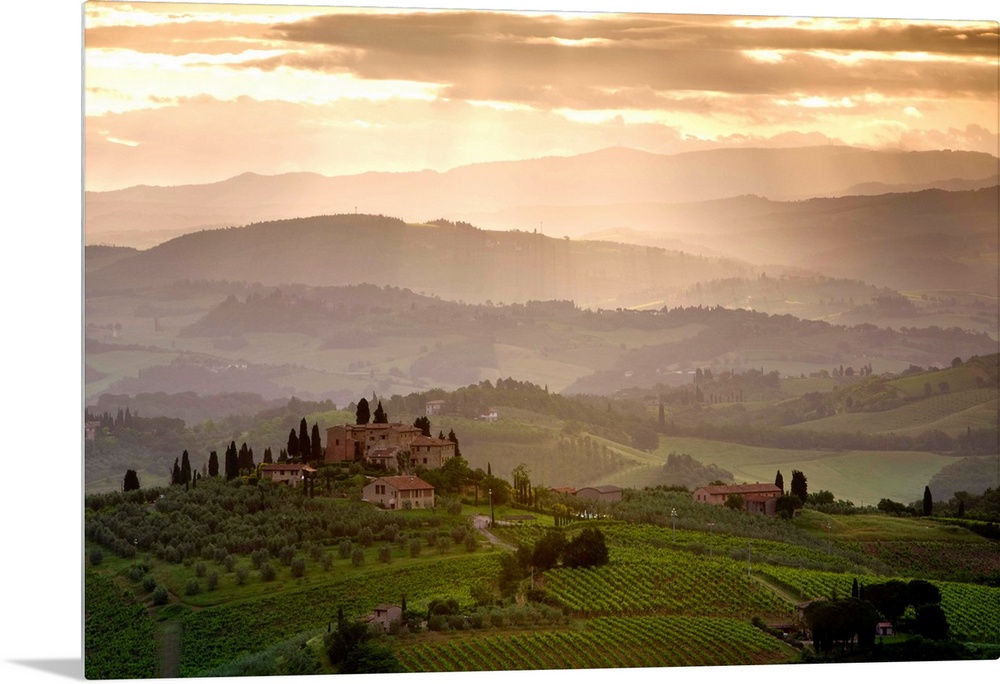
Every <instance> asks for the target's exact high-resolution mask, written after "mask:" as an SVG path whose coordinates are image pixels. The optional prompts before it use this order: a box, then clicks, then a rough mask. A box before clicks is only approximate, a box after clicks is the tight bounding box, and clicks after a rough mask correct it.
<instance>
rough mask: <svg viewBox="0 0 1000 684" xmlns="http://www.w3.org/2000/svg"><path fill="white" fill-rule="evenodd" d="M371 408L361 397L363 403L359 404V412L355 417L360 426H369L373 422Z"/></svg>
mask: <svg viewBox="0 0 1000 684" xmlns="http://www.w3.org/2000/svg"><path fill="white" fill-rule="evenodd" d="M371 415H372V414H371V408H370V407H369V406H368V400H367V399H365V398H364V397H361V401H359V402H358V410H357V414H356V416H355V418H356V420H357V424H358V425H368V422H369V421H370V420H371Z"/></svg>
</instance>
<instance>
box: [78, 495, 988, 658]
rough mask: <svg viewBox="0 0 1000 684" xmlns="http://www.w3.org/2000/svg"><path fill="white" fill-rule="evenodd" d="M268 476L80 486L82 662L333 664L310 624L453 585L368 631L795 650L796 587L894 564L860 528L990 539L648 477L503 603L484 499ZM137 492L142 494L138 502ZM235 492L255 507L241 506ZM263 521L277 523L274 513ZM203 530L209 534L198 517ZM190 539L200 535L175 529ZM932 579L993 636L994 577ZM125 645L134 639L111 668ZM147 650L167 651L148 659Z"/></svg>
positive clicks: (743, 654) (481, 648)
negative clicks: (875, 553) (393, 495)
mask: <svg viewBox="0 0 1000 684" xmlns="http://www.w3.org/2000/svg"><path fill="white" fill-rule="evenodd" d="M265 484H266V483H260V484H259V485H254V486H249V485H245V484H244V485H242V486H239V485H237V484H235V483H230V484H226V483H224V482H212V481H211V479H210V480H209V481H203V482H202V483H201V484H200V485H199V486H198V488H196V489H191V490H185V489H184V488H180V487H171V488H167V489H164V490H154V491H152V492H148V493H145V494H141V493H140V494H136V493H133V494H136V495H135V496H133V498H132V499H131V501H129V500H127V499H125V498H124V497H123V496H122V495H102V496H100V497H90V499H89V501H90V504H91V505H90V506H89V507H88V514H87V519H88V525H87V531H88V542H87V547H88V550H89V551H91V552H92V551H95V550H99V551H100V554H99V555H103V560H101V561H100V562H99V563H91V564H90V567H89V568H88V570H87V615H88V621H87V625H88V626H87V644H88V663H92V665H90V666H91V667H93V668H95V669H94V670H93V672H95V673H98V672H99V673H100V676H102V677H121V676H136V677H146V676H152V675H151V673H153V672H158V673H160V676H162V674H163V673H164V672H170V671H171V670H170V669H169V668H170V667H172V668H174V669H173V671H175V672H176V673H177V674H179V675H181V676H199V675H206V674H213V673H216V674H218V673H225V674H268V673H277V672H282V671H284V672H286V673H298V674H308V673H313V672H323V671H329V669H330V667H331V666H330V664H329V663H328V662H327V661H325V660H324V656H323V654H322V653H321V651H320V650H318V646H317V644H318V641H317V640H318V639H319V637H320V635H322V634H323V633H324V632H325V630H327V629H329V626H330V625H331V624H333V623H334V622H337V621H338V619H339V618H338V614H345V615H347V616H348V617H350V618H352V619H354V618H357V617H361V616H363V615H364V614H366V613H367V612H369V611H370V610H372V608H374V606H375V605H377V604H381V603H394V602H398V601H400V600H403V601H404V603H406V604H407V605H408V606H409V610H410V615H411V616H412V615H427V614H428V612H429V606H431V605H432V603H433V602H434V601H436V600H442V599H444V598H449V599H454V600H455V601H456V602H457V605H460V606H461V610H462V611H463V613H464V617H461V618H460V619H458V620H457V621H456V620H455V619H454V618H449V619H448V620H447V622H445V621H443V620H442V621H440V622H439V624H438V625H437V626H436V627H432V628H429V629H428V628H427V627H425V628H423V629H417V628H414V629H407V630H404V631H400V632H395V633H393V634H392V635H389V636H385V637H379V639H380V640H381V642H383V643H384V645H385V647H386V648H388V649H389V650H390V651H391V652H392V653H393V654H394V656H395V658H396V660H397V661H398V663H399V667H401V668H402V669H404V670H410V671H468V670H488V669H553V668H560V669H561V668H578V667H650V666H653V667H659V666H691V665H729V664H755V663H780V662H795V661H797V660H798V659H799V658H800V649H801V644H799V645H796V644H795V643H790V642H786V641H783V640H782V639H780V638H776V636H775V635H774V634H772V633H770V632H768V631H766V630H764V629H761V628H760V626H761V625H762V624H765V623H766V624H778V625H789V624H793V623H795V621H796V615H795V609H794V602H795V601H796V600H800V599H802V598H804V597H808V598H814V597H816V596H821V595H822V596H828V597H831V596H836V595H838V594H839V595H845V594H849V592H850V589H851V582H852V580H853V579H855V578H860V579H861V580H862V581H863V582H869V583H870V582H875V581H878V580H879V579H884V578H887V577H903V578H905V577H906V575H902V574H898V573H896V572H894V569H893V568H892V567H890V566H889V565H887V564H886V563H885V562H884V561H881V560H878V559H868V560H866V558H868V557H867V556H866V555H865V554H864V553H861V552H859V551H858V547H857V545H858V544H862V543H868V542H871V541H873V540H876V539H879V538H881V537H882V536H883V535H886V534H889V535H895V536H896V537H898V541H897V542H895V543H896V544H897V545H899V546H905V545H907V544H910V545H912V546H913V548H914V549H919V548H924V547H927V545H932V544H938V545H942V544H952V545H955V544H963V545H965V547H967V549H968V551H969V553H972V554H975V553H979V554H983V553H986V554H988V553H991V552H992V553H995V551H996V547H995V543H994V542H988V541H986V540H983V539H981V538H978V537H975V536H974V535H970V533H968V532H967V531H965V530H959V529H957V528H952V527H950V526H948V525H946V524H941V523H933V524H928V523H926V522H924V523H923V524H920V525H917V524H910V525H906V524H905V523H903V522H899V523H896V522H895V521H894V520H893V519H887V518H879V517H873V516H868V517H867V519H866V516H856V517H855V516H846V517H841V516H829V515H825V516H824V515H823V514H819V513H815V512H809V511H807V512H808V513H809V515H807V516H803V518H802V520H801V522H799V521H796V523H794V524H793V523H789V522H782V521H779V520H770V521H765V520H763V519H762V518H760V517H759V516H748V514H745V513H740V512H738V511H732V510H727V509H723V508H717V507H712V506H705V505H703V504H695V503H693V502H691V499H690V496H689V495H685V494H683V493H679V492H662V491H660V492H657V491H652V490H650V491H646V492H636V493H635V494H632V495H630V496H629V497H628V498H629V500H628V501H625V502H622V504H621V505H622V508H621V510H620V516H615V517H620V518H621V519H617V520H615V519H608V520H607V521H604V522H600V523H597V528H598V529H600V530H602V531H603V533H604V537H605V538H606V540H607V544H608V551H609V562H608V563H607V564H606V565H603V566H601V567H595V568H589V569H584V568H571V567H564V566H556V567H553V568H551V569H549V570H545V571H544V572H538V573H533V574H532V575H531V576H530V577H528V576H525V577H524V579H523V580H521V585H520V586H521V588H520V589H519V590H517V591H518V595H520V596H521V600H520V601H517V602H513V601H511V600H510V599H503V598H501V597H498V596H497V594H496V593H495V592H496V587H497V586H500V585H497V584H495V581H496V580H495V578H496V577H497V576H498V574H502V568H503V567H505V561H504V560H503V558H504V555H505V553H506V552H505V551H504V550H503V547H496V546H493V545H491V544H490V543H488V540H486V539H484V538H482V537H479V538H478V540H477V542H476V543H475V544H473V545H471V546H470V545H468V544H467V543H466V542H464V541H462V542H460V540H464V539H465V537H464V533H465V532H467V531H469V530H473V529H475V528H474V527H472V526H471V524H470V522H469V520H470V516H472V515H473V514H476V513H479V514H482V513H483V510H484V509H483V508H482V507H481V506H480V507H478V508H475V507H471V506H468V505H467V506H465V507H464V508H463V510H462V511H461V512H459V511H457V510H456V511H455V512H453V513H445V512H444V511H443V510H435V511H433V512H432V511H419V512H418V511H398V512H395V513H387V512H378V511H375V510H372V509H370V508H368V507H367V505H366V504H363V503H361V502H355V501H351V500H347V501H344V500H337V499H332V500H326V499H324V498H323V497H318V498H316V499H310V498H302V495H301V494H299V493H297V492H293V491H289V490H287V489H285V488H282V487H276V488H275V487H267V486H264V485H265ZM160 494H162V495H163V498H160ZM147 498H148V499H149V500H150V501H151V502H152V503H151V504H143V503H141V502H142V501H144V500H146V499H147ZM182 504H183V505H182ZM626 504H628V505H626ZM248 505H250V506H252V507H255V508H256V509H257V513H256V514H253V515H249V516H247V514H246V509H247V506H248ZM671 508H674V509H679V510H680V512H681V515H680V516H679V518H680V521H681V523H680V526H679V528H677V529H674V528H673V527H670V526H664V525H663V524H650V523H637V522H628V519H629V518H634V517H636V516H637V515H642V516H645V517H648V518H650V519H651V520H655V519H656V518H657V515H658V514H656V513H654V511H656V510H661V511H662V510H670V509H671ZM507 510H510V509H508V508H506V507H505V508H502V509H501V511H500V512H501V513H503V512H504V511H507ZM610 510H612V511H614V510H615V509H614V508H612V509H610ZM640 511H646V512H645V513H641V514H640ZM182 512H183V515H181V513H182ZM213 517H214V522H213V521H212V518H213ZM534 517H535V522H534V523H532V524H522V525H515V526H508V527H498V528H496V530H495V532H496V533H497V534H499V535H500V536H501V539H502V540H503V542H504V543H505V544H507V545H508V546H510V547H525V548H530V547H531V546H532V545H534V544H536V543H537V542H538V541H539V540H540V539H542V538H544V537H545V535H546V534H547V533H548V532H549V531H551V530H552V529H553V528H552V527H551V520H552V519H551V518H547V517H545V516H534ZM237 519H242V520H244V522H245V525H246V526H245V527H243V528H241V531H240V532H239V537H238V538H239V539H240V540H242V542H243V545H242V546H237V545H234V542H235V540H236V539H237V537H227V536H226V535H227V534H232V533H233V531H234V529H235V528H233V527H232V523H233V522H234V521H236V520H237ZM199 521H201V522H200V523H199ZM275 521H279V522H281V523H282V524H281V525H280V526H278V527H275V526H273V523H274V522H275ZM321 521H323V522H321ZM199 524H201V525H207V527H206V528H205V529H203V531H202V532H201V533H199V534H197V535H192V534H191V532H190V530H192V529H196V528H194V527H191V526H193V525H199ZM594 524H595V523H586V522H577V523H573V524H572V525H570V526H569V527H568V528H565V534H566V535H567V536H568V537H573V536H575V535H577V534H579V533H580V532H581V531H582V530H585V529H589V528H591V527H593V525H594ZM834 524H835V525H836V527H834ZM212 528H214V529H216V530H217V531H216V532H215V533H210V532H208V530H210V529H212ZM183 530H188V532H187V533H183V532H182V531H183ZM956 530H957V531H956ZM459 532H461V533H462V534H459ZM133 537H134V539H133ZM192 537H197V538H199V539H201V543H200V544H192V543H188V542H185V541H184V540H185V539H188V538H192ZM126 540H128V541H126ZM133 542H134V543H133ZM415 543H416V545H415ZM227 546H228V547H229V548H227ZM950 548H952V549H954V548H957V547H956V546H952V547H950ZM345 549H346V551H345ZM359 553H360V555H358V554H359ZM90 557H91V558H92V559H93V558H94V556H93V554H91V556H90ZM979 557H980V558H981V557H982V556H981V555H980V556H979ZM296 559H299V560H298V562H297V561H296ZM268 568H270V570H269V569H268ZM296 568H299V570H296ZM934 583H935V584H936V585H937V586H938V587H939V588H940V591H941V594H942V597H943V599H942V607H943V609H944V611H945V613H946V615H947V618H948V620H949V623H950V624H951V625H952V629H953V633H954V635H955V636H956V637H958V638H960V639H964V640H969V641H975V642H984V643H997V642H998V641H1000V617H998V616H1000V610H997V608H998V606H997V601H998V597H1000V589H996V588H992V587H987V586H983V585H976V584H969V583H961V582H951V581H940V580H937V579H935V580H934ZM491 587H492V588H491ZM484 591H485V592H487V594H485V595H484V593H483V592H484ZM116 596H126V597H128V598H126V600H124V601H120V600H116V599H115V597H116ZM158 596H159V598H158ZM484 596H489V598H484ZM525 597H529V598H528V599H527V601H526V602H525V601H524V598H525ZM116 614H120V615H121V616H122V617H121V618H117V617H115V615H116ZM752 623H757V626H755V624H752ZM338 624H339V623H338ZM154 625H156V629H154ZM170 634H176V635H179V637H178V638H179V644H180V645H179V646H178V647H177V653H176V654H175V655H174V656H173V660H172V661H171V656H170V655H169V649H164V648H162V646H163V643H162V642H163V641H164V640H165V639H167V638H168V637H169V635H170ZM668 643H669V644H671V645H672V647H671V648H665V644H668ZM157 644H160V646H158V645H157ZM597 644H600V645H601V647H600V648H597V647H596V646H597ZM120 649H130V650H131V651H134V652H135V653H137V654H138V655H137V657H135V658H132V659H130V660H129V662H128V664H125V663H121V664H119V665H116V663H118V659H117V657H116V656H115V655H114V654H115V653H117V652H118V650H120ZM154 653H160V654H161V655H160V657H159V659H158V661H157V662H156V663H155V665H154V662H153V654H154ZM163 653H167V654H168V655H166V656H164V655H162V654H163ZM91 656H92V657H91ZM279 663H283V665H280V664H279ZM291 667H294V668H296V669H295V670H294V671H291V670H288V668H291ZM126 668H127V669H126ZM282 668H285V669H284V670H282Z"/></svg>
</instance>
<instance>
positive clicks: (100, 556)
mask: <svg viewBox="0 0 1000 684" xmlns="http://www.w3.org/2000/svg"><path fill="white" fill-rule="evenodd" d="M103 562H104V552H103V551H101V550H100V549H94V550H93V551H91V552H90V564H91V565H100V564H101V563H103Z"/></svg>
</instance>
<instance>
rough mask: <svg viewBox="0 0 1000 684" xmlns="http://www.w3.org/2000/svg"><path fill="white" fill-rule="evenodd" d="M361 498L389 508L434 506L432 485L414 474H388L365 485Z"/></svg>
mask: <svg viewBox="0 0 1000 684" xmlns="http://www.w3.org/2000/svg"><path fill="white" fill-rule="evenodd" d="M362 498H363V499H364V500H365V501H369V502H371V503H374V504H378V505H379V506H382V507H383V508H388V509H389V510H397V509H406V508H434V487H433V485H430V484H428V483H426V482H424V481H423V480H421V479H420V478H419V477H416V476H414V475H390V476H387V477H377V478H375V479H374V480H372V481H371V482H369V483H368V484H367V485H365V487H364V490H363V494H362Z"/></svg>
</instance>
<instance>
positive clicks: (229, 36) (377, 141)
mask: <svg viewBox="0 0 1000 684" xmlns="http://www.w3.org/2000/svg"><path fill="white" fill-rule="evenodd" d="M397 4H400V5H402V4H406V3H397ZM532 4H535V5H536V6H538V7H549V8H555V9H566V8H568V7H574V8H586V9H589V10H590V11H574V12H569V11H561V12H555V11H504V10H503V5H502V4H498V3H493V4H491V5H489V7H491V8H494V9H495V11H494V10H486V9H471V10H470V9H446V10H438V11H435V10H421V9H400V10H391V9H357V8H344V7H329V6H326V7H325V6H313V7H306V6H280V5H238V4H211V3H202V4H169V3H125V2H88V3H86V4H85V5H84V41H85V43H84V55H83V57H84V101H83V107H84V113H85V152H84V153H85V162H86V176H85V183H86V189H87V190H109V189H116V188H120V187H127V186H131V185H137V184H151V185H177V184H186V183H205V182H213V181H218V180H223V179H225V178H229V177H232V176H235V175H238V174H240V173H244V172H247V171H251V172H255V173H261V174H269V175H270V174H278V173H284V172H292V171H314V172H318V173H322V174H325V175H346V174H356V173H363V172H367V171H395V172H398V171H414V170H422V169H433V170H436V171H446V170H448V169H450V168H454V167H456V166H460V165H464V164H471V163H477V162H484V161H496V160H507V159H522V158H535V157H542V156H552V155H559V156H566V155H573V154H579V153H583V152H589V151H593V150H597V149H603V148H606V147H612V146H625V147H633V148H637V149H642V150H646V151H650V152H656V153H663V154H674V153H680V152H686V151H694V150H701V149H709V148H716V147H723V146H755V147H757V146H798V145H825V144H846V145H857V146H864V147H872V148H902V149H912V150H925V149H961V150H975V151H980V152H989V153H991V154H997V149H998V122H997V119H998V101H997V100H998V65H997V50H998V31H997V22H996V20H995V19H992V18H991V17H989V16H988V15H987V16H986V17H985V20H980V21H975V20H969V17H970V16H971V17H973V18H974V17H977V16H980V15H976V14H971V15H968V14H966V15H962V14H960V13H958V12H955V13H953V14H952V15H951V16H952V18H950V19H947V20H922V19H913V18H908V19H903V20H896V19H872V18H858V17H837V16H835V15H834V13H832V12H830V10H829V9H828V8H826V7H823V8H820V11H822V12H823V13H822V14H819V13H817V16H815V17H798V18H795V17H788V16H781V15H780V14H779V15H778V16H766V15H763V14H761V15H757V16H755V15H749V14H745V15H733V14H729V15H727V14H725V13H722V14H718V13H716V14H701V15H695V14H655V13H651V11H650V10H649V9H648V8H646V9H644V11H643V12H642V13H638V12H628V13H613V12H608V11H600V10H601V8H602V7H603V8H606V7H608V6H609V5H610V3H592V4H591V5H589V6H588V5H587V3H585V2H575V3H563V4H564V5H565V7H563V8H560V7H559V3H558V2H548V3H545V4H540V3H538V2H535V3H531V2H523V3H519V4H514V5H510V6H512V7H520V8H524V7H530V6H531V5H532ZM765 4H766V3H765ZM446 5H447V3H437V6H442V7H443V6H446ZM465 6H466V7H474V3H465ZM697 6H698V7H699V11H702V12H718V10H717V9H716V10H713V9H712V7H713V5H711V4H710V3H709V4H705V3H702V4H699V5H697ZM744 6H745V5H744ZM797 6H798V7H800V8H801V7H803V5H802V4H801V3H800V4H798V5H797ZM805 6H806V7H808V6H809V5H805ZM864 6H865V7H868V8H869V9H868V12H869V13H871V12H877V11H878V9H879V8H880V7H881V8H882V9H883V10H884V6H885V3H882V5H881V6H880V5H879V3H868V4H867V5H864ZM458 7H462V5H458ZM624 7H625V9H626V10H630V9H633V8H635V7H636V6H635V5H625V6H624ZM671 7H681V8H682V9H681V10H680V11H685V10H684V9H683V8H686V11H689V12H690V11H692V10H691V7H692V4H691V3H688V4H685V3H679V4H678V3H674V4H671ZM702 7H705V9H701V8H702ZM749 7H753V8H755V11H756V10H757V8H759V7H762V5H761V4H757V3H755V4H753V5H750V6H749ZM839 7H840V11H841V12H843V11H848V12H849V11H851V10H852V8H854V10H855V11H857V7H856V5H851V4H850V3H847V4H846V5H845V4H843V3H842V4H841V5H839ZM762 8H763V9H764V10H767V9H768V7H762ZM640 9H642V8H641V6H640ZM910 9H911V10H912V9H913V8H912V7H911V8H910ZM948 9H951V8H947V7H942V8H941V9H940V11H947V10H948ZM955 9H959V10H960V7H957V8H955ZM733 11H734V10H732V9H729V10H728V12H733ZM741 11H744V12H746V11H748V10H745V9H744V10H741ZM800 11H801V10H800ZM873 16H876V17H877V16H879V15H878V14H874V15H873ZM882 16H893V15H891V14H890V15H885V14H883V15H882ZM924 16H934V15H930V14H927V15H924ZM824 17H825V18H824Z"/></svg>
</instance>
